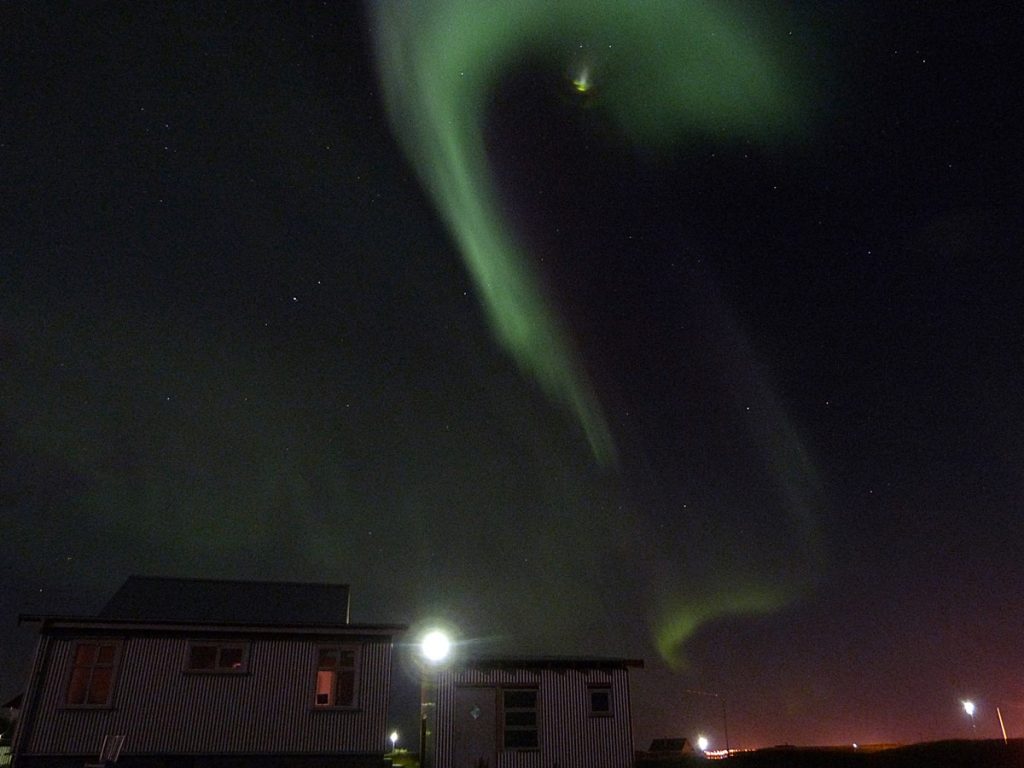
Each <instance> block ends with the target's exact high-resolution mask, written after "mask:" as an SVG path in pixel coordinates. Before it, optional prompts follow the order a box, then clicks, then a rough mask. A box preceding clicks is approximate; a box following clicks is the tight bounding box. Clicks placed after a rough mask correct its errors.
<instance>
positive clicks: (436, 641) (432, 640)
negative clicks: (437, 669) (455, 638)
mask: <svg viewBox="0 0 1024 768" xmlns="http://www.w3.org/2000/svg"><path fill="white" fill-rule="evenodd" d="M451 650H452V641H451V640H449V639H448V635H446V634H445V633H444V632H442V631H441V630H440V629H432V630H431V631H430V632H427V634H425V635H424V636H423V639H422V640H421V641H420V652H421V653H422V654H423V658H424V659H426V660H427V661H428V662H430V663H431V664H440V663H441V662H442V661H444V660H445V659H447V658H448V654H449V653H451Z"/></svg>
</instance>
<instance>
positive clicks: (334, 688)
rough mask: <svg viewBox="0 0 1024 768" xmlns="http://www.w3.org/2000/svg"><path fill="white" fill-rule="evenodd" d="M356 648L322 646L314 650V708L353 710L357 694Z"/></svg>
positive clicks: (357, 658) (357, 659)
mask: <svg viewBox="0 0 1024 768" xmlns="http://www.w3.org/2000/svg"><path fill="white" fill-rule="evenodd" d="M358 665H359V649H358V648H357V647H355V646H351V645H347V646H346V645H325V646H321V647H320V648H319V649H318V651H317V664H316V696H315V698H314V700H313V702H314V704H315V705H316V706H318V707H354V706H355V705H356V696H357V694H358V689H357V683H358V675H357V671H358Z"/></svg>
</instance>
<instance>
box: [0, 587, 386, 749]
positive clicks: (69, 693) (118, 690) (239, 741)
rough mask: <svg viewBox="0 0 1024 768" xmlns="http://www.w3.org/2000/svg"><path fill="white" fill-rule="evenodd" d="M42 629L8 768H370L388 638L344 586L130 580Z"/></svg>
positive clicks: (41, 623) (39, 621) (48, 620)
mask: <svg viewBox="0 0 1024 768" xmlns="http://www.w3.org/2000/svg"><path fill="white" fill-rule="evenodd" d="M20 622H21V623H22V624H28V625H33V626H36V627H37V628H38V632H39V641H38V645H37V649H36V656H35V661H34V663H33V667H32V672H31V678H30V680H29V682H28V686H27V689H26V692H25V697H24V701H23V702H22V709H21V717H20V719H19V726H18V730H17V733H16V734H15V742H14V764H15V768H51V767H52V768H64V767H65V766H66V767H67V768H71V766H74V767H75V768H82V766H83V765H85V764H88V763H91V764H100V763H105V764H107V765H109V764H111V763H116V764H117V765H118V766H124V768H242V766H245V768H262V767H264V766H274V768H290V767H292V766H294V767H295V768H321V767H326V766H332V768H333V767H334V766H338V767H339V768H341V767H345V768H362V767H363V766H374V768H379V766H381V765H382V763H383V755H384V752H385V750H386V746H387V741H386V739H387V733H386V729H387V705H388V695H389V688H390V674H391V654H392V637H393V635H394V634H396V633H397V632H399V631H402V630H404V629H405V627H404V626H399V625H366V624H351V623H349V589H348V587H347V586H345V585H338V584H301V583H294V582H249V581H215V580H204V579H167V578H149V577H138V576H133V577H131V578H129V579H128V580H127V581H126V582H125V584H124V585H123V586H122V587H121V589H120V590H119V591H118V592H117V593H116V594H115V595H114V596H113V598H112V599H111V600H110V602H108V603H107V605H106V606H105V607H104V608H103V609H102V610H101V611H100V612H99V614H98V615H96V616H88V617H82V616H21V617H20Z"/></svg>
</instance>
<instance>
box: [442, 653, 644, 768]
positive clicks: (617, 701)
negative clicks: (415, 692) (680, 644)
mask: <svg viewBox="0 0 1024 768" xmlns="http://www.w3.org/2000/svg"><path fill="white" fill-rule="evenodd" d="M642 666H643V662H642V661H640V660H634V659H583V658H556V657H548V658H504V659H473V660H463V661H461V662H456V663H455V664H454V665H453V666H451V667H450V668H447V669H442V670H440V671H438V672H437V674H436V678H434V679H433V680H432V681H431V685H429V686H428V687H427V695H426V696H425V702H424V705H425V706H424V714H425V717H426V720H425V721H424V722H425V730H426V732H427V738H426V739H425V742H426V743H425V745H424V757H425V760H426V765H427V766H428V768H519V767H520V766H521V767H522V768H629V767H630V766H632V763H633V736H632V725H631V722H630V709H629V668H630V667H642Z"/></svg>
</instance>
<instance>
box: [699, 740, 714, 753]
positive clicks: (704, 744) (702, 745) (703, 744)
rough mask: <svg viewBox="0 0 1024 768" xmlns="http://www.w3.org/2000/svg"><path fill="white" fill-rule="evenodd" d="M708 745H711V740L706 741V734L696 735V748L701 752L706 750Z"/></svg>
mask: <svg viewBox="0 0 1024 768" xmlns="http://www.w3.org/2000/svg"><path fill="white" fill-rule="evenodd" d="M710 745H711V742H709V741H708V737H707V736H698V737H697V748H698V749H699V750H700V751H701V752H707V751H708V747H709V746H710Z"/></svg>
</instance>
